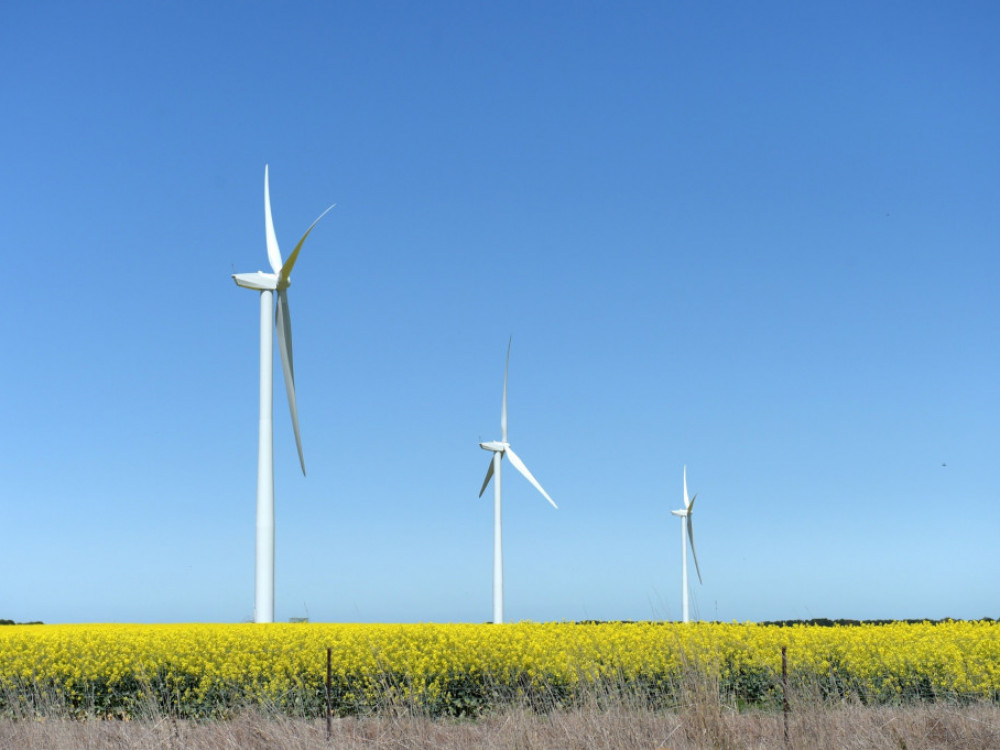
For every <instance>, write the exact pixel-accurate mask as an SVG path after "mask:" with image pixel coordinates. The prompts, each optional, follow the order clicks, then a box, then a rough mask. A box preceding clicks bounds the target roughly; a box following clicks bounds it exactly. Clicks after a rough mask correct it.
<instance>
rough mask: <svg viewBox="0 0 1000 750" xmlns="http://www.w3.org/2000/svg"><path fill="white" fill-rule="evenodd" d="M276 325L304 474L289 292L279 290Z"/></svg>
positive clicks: (300, 462)
mask: <svg viewBox="0 0 1000 750" xmlns="http://www.w3.org/2000/svg"><path fill="white" fill-rule="evenodd" d="M274 326H275V328H277V329H278V351H279V352H281V369H282V370H283V371H284V373H285V391H286V392H287V393H288V409H289V411H290V412H291V414H292V428H293V429H294V430H295V447H296V448H298V451H299V464H300V465H301V466H302V476H305V474H306V461H305V458H303V457H302V437H301V436H300V435H299V410H298V407H297V406H296V404H295V366H294V364H293V362H292V319H291V313H290V312H289V309H288V294H287V292H286V291H285V290H284V289H279V290H278V305H277V309H276V310H275V313H274Z"/></svg>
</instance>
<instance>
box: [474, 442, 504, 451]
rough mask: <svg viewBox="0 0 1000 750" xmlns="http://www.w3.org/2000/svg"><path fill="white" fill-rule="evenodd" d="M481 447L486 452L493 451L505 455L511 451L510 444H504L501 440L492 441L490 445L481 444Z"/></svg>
mask: <svg viewBox="0 0 1000 750" xmlns="http://www.w3.org/2000/svg"><path fill="white" fill-rule="evenodd" d="M479 447H480V448H482V449H483V450H484V451H493V452H494V453H503V452H505V451H507V450H509V449H510V443H504V442H501V441H500V440H491V441H490V442H488V443H480V444H479Z"/></svg>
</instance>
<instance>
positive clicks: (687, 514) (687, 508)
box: [670, 466, 701, 622]
mask: <svg viewBox="0 0 1000 750" xmlns="http://www.w3.org/2000/svg"><path fill="white" fill-rule="evenodd" d="M697 497H698V493H695V496H694V497H692V498H691V499H690V500H688V475H687V466H685V467H684V509H683V510H672V511H670V512H671V513H672V514H673V515H675V516H679V517H680V519H681V560H682V563H681V578H682V584H681V585H682V589H681V591H682V595H683V602H684V622H690V618H689V616H688V556H687V550H688V545H689V544H690V546H691V557H693V558H694V569H695V571H696V572H697V573H698V583H701V569H700V568H699V567H698V555H696V554H695V551H694V527H693V526H692V525H691V514H692V513H693V512H694V501H695V499H696V498H697Z"/></svg>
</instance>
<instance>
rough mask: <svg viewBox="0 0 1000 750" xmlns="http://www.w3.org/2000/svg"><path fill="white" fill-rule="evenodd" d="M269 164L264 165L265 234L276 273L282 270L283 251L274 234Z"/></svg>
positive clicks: (269, 258)
mask: <svg viewBox="0 0 1000 750" xmlns="http://www.w3.org/2000/svg"><path fill="white" fill-rule="evenodd" d="M267 183H268V180H267V165H266V164H265V165H264V234H265V236H266V237H267V259H268V261H269V262H270V263H271V270H272V271H274V273H279V272H280V271H281V251H280V250H279V249H278V238H277V237H276V236H275V234H274V221H273V220H272V219H271V189H270V187H268V184H267Z"/></svg>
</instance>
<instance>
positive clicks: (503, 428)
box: [479, 340, 559, 625]
mask: <svg viewBox="0 0 1000 750" xmlns="http://www.w3.org/2000/svg"><path fill="white" fill-rule="evenodd" d="M509 366H510V341H509V340H508V341H507V363H506V364H505V365H504V368H503V402H502V406H501V408H500V436H501V439H500V440H493V441H491V442H489V443H480V444H479V447H480V448H482V449H483V450H484V451H492V452H493V457H492V458H491V459H490V466H489V468H488V469H487V470H486V479H484V480H483V486H482V488H481V489H480V490H479V497H482V496H483V493H484V492H485V491H486V486H487V485H488V484H489V483H490V479H491V478H492V479H494V482H493V622H494V624H497V625H499V624H501V623H502V622H503V534H502V530H501V524H500V462H501V461H502V460H503V457H504V456H505V455H506V456H507V457H508V458H509V459H510V462H511V464H512V465H513V466H514V468H515V469H517V470H518V471H519V472H521V473H522V474H523V475H524V478H525V479H527V480H528V481H529V482H531V483H532V484H533V485H534V487H535V489H536V490H538V491H539V492H541V493H542V495H543V496H544V497H545V499H546V500H548V501H549V502H550V503H551V504H552V507H553V508H555V509H556V510H559V506H558V505H556V504H555V502H554V501H553V500H552V498H551V497H549V493H548V492H546V491H545V490H544V489H542V485H540V484H539V483H538V480H537V479H535V478H534V477H533V476H532V475H531V472H530V471H528V467H527V466H525V465H524V462H523V461H522V460H521V459H520V458H518V456H517V454H516V453H515V452H514V449H513V448H511V447H510V443H508V442H507V369H508V367H509Z"/></svg>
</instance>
